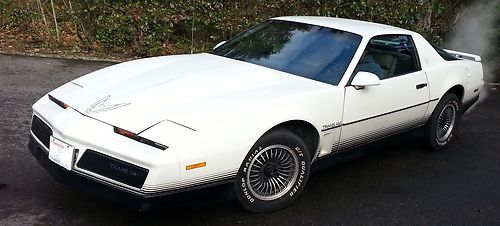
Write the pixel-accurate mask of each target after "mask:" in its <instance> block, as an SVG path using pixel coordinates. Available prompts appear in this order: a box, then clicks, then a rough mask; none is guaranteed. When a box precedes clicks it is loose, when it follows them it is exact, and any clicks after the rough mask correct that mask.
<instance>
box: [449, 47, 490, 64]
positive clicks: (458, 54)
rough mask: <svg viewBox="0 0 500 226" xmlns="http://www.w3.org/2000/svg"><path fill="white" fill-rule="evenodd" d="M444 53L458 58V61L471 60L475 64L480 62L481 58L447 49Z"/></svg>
mask: <svg viewBox="0 0 500 226" xmlns="http://www.w3.org/2000/svg"><path fill="white" fill-rule="evenodd" d="M445 51H446V52H448V53H449V54H451V55H453V56H455V57H457V58H459V59H466V60H473V61H476V62H481V56H478V55H474V54H470V53H463V52H458V51H455V50H449V49H445Z"/></svg>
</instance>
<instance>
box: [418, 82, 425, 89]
mask: <svg viewBox="0 0 500 226" xmlns="http://www.w3.org/2000/svg"><path fill="white" fill-rule="evenodd" d="M426 86H427V83H422V84H418V85H417V86H416V87H417V89H422V88H424V87H426Z"/></svg>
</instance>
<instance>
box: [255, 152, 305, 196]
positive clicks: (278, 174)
mask: <svg viewBox="0 0 500 226" xmlns="http://www.w3.org/2000/svg"><path fill="white" fill-rule="evenodd" d="M298 173H299V160H298V158H297V155H296V154H295V152H294V151H293V150H292V149H291V148H289V147H287V146H285V145H279V144H278V145H271V146H268V147H266V148H264V149H262V150H261V151H259V152H258V153H257V154H256V155H255V156H254V158H253V159H252V161H251V162H250V164H249V166H248V170H247V174H246V179H247V185H248V188H249V189H248V190H250V193H251V194H252V195H253V196H255V198H257V199H260V200H264V201H271V200H276V199H278V198H280V197H281V196H283V195H284V194H286V193H287V192H288V191H290V189H291V188H292V186H293V184H294V182H295V181H296V179H297V177H298Z"/></svg>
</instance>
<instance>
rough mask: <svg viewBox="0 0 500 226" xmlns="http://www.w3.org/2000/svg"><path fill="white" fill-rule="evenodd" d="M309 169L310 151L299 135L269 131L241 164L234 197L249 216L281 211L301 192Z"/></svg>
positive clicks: (280, 130) (281, 129)
mask: <svg viewBox="0 0 500 226" xmlns="http://www.w3.org/2000/svg"><path fill="white" fill-rule="evenodd" d="M310 169H311V158H310V155H309V151H308V150H307V147H306V145H305V143H304V142H303V141H302V139H301V138H300V137H299V136H298V135H296V134H295V133H293V132H291V131H289V130H286V129H283V128H280V129H276V130H273V131H270V132H268V133H266V134H265V135H264V136H263V137H262V138H260V139H259V140H258V141H257V142H256V143H255V145H254V146H253V147H252V149H251V151H250V152H249V153H248V154H247V156H246V157H245V159H244V161H243V163H242V164H241V167H240V170H239V172H238V174H237V176H236V183H235V190H236V197H237V198H238V201H239V202H240V203H241V204H242V206H243V207H245V208H246V209H247V210H249V211H252V212H268V211H274V210H278V209H281V208H283V207H285V206H287V205H288V204H290V203H291V202H292V201H293V200H295V198H297V196H298V195H299V194H300V192H301V191H302V190H303V189H304V187H305V185H306V182H307V179H308V177H309V173H310Z"/></svg>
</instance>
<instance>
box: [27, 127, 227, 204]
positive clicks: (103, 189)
mask: <svg viewBox="0 0 500 226" xmlns="http://www.w3.org/2000/svg"><path fill="white" fill-rule="evenodd" d="M28 149H29V150H30V152H31V154H32V155H33V156H34V157H35V158H36V159H37V160H38V162H39V163H40V164H41V165H42V166H43V168H45V170H47V172H48V173H49V174H50V175H51V176H52V178H54V179H55V180H56V181H58V182H61V183H63V184H67V185H69V186H71V187H75V188H77V189H80V190H82V191H84V192H89V193H92V194H94V195H97V196H99V197H102V198H104V199H107V200H111V201H112V202H115V203H117V204H119V205H122V206H125V207H127V208H129V209H132V210H135V211H140V212H147V211H151V210H162V209H165V208H166V209H170V208H178V207H182V206H188V205H192V204H197V203H200V202H202V203H203V202H214V201H220V200H226V199H232V198H234V197H233V193H232V183H229V182H230V181H221V182H219V183H213V184H210V185H209V186H199V187H197V189H183V190H177V191H176V192H173V193H164V194H163V195H161V196H154V197H146V196H141V195H138V194H133V193H130V192H127V191H124V190H121V189H120V188H118V187H114V186H111V185H110V184H106V183H105V181H99V179H98V178H90V176H88V175H85V174H82V173H79V172H77V171H68V170H66V169H64V168H62V167H60V166H59V165H57V164H55V163H54V162H52V161H51V160H50V159H49V158H48V153H47V151H46V150H45V148H44V147H43V146H42V145H40V144H39V143H38V142H37V141H36V140H35V138H33V136H30V139H29V142H28ZM205 187H207V189H203V190H198V189H200V188H205Z"/></svg>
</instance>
